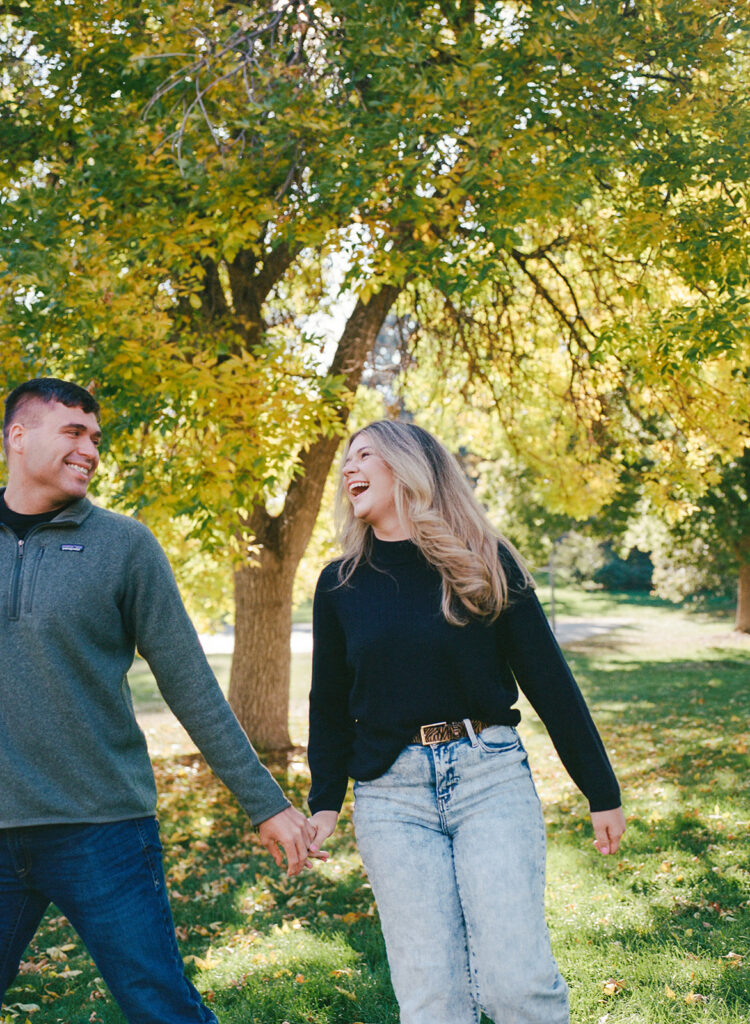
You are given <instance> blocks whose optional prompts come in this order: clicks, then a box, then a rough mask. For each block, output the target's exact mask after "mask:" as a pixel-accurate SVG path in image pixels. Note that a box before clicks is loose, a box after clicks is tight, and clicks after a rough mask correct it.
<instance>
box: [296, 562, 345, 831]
mask: <svg viewBox="0 0 750 1024" xmlns="http://www.w3.org/2000/svg"><path fill="white" fill-rule="evenodd" d="M332 585H335V569H334V568H333V566H327V567H326V569H324V570H323V572H322V573H321V576H320V579H319V580H318V585H317V587H316V589H315V599H314V601H313V669H312V689H311V690H310V739H309V745H308V752H307V753H308V760H309V764H310V774H311V776H312V786H311V789H310V796H309V797H308V801H307V802H308V804H309V805H310V810H311V811H312V812H313V814H314V813H315V812H316V811H339V810H341V805H342V804H343V802H344V797H345V796H346V787H347V784H348V781H349V772H348V767H347V766H348V762H349V757H350V754H351V748H352V741H353V736H354V727H353V723H352V721H351V716H350V714H349V691H350V687H351V682H352V678H351V672H350V669H349V667H348V666H347V663H346V639H345V636H344V631H343V629H342V626H341V623H340V621H339V618H338V616H337V614H336V610H335V607H334V602H333V599H332V597H331V594H330V589H331V586H332Z"/></svg>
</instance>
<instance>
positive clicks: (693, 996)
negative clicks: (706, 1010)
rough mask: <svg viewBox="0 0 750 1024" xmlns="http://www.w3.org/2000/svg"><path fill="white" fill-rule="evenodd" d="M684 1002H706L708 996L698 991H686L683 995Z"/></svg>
mask: <svg viewBox="0 0 750 1024" xmlns="http://www.w3.org/2000/svg"><path fill="white" fill-rule="evenodd" d="M685 1002H686V1003H688V1004H689V1003H707V1002H708V996H702V995H701V994H700V992H688V994H687V995H686V996H685Z"/></svg>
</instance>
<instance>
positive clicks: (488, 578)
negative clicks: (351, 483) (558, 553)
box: [336, 420, 534, 626]
mask: <svg viewBox="0 0 750 1024" xmlns="http://www.w3.org/2000/svg"><path fill="white" fill-rule="evenodd" d="M362 434H366V435H367V440H368V443H369V444H370V445H371V447H372V450H373V451H374V452H375V453H376V454H377V455H379V456H380V458H381V459H382V460H383V461H384V462H385V464H386V465H387V466H388V468H389V469H390V470H391V472H392V473H393V478H394V502H395V505H396V511H397V514H398V517H399V519H400V521H401V522H402V523H403V524H404V526H405V527H406V528H407V529H408V530H409V536H410V539H411V540H412V541H414V543H415V544H416V545H417V546H418V547H419V549H420V550H421V552H422V554H423V555H424V556H425V558H426V559H427V561H428V562H430V563H431V564H432V565H434V566H435V568H436V569H438V571H439V572H440V575H441V577H442V581H443V595H442V611H443V614H444V616H445V618H446V619H447V621H448V622H451V623H453V624H454V625H457V626H461V625H465V624H466V622H467V621H468V619H469V617H470V616H479V617H485V618H489V619H495V618H497V616H498V615H499V614H500V612H501V611H502V610H503V608H504V607H505V606H506V604H507V603H508V580H507V576H506V574H505V571H504V569H503V565H502V562H501V560H500V557H499V554H498V546H501V547H503V548H504V549H505V550H506V551H507V552H508V554H509V556H510V558H511V559H512V560H513V561H515V562H516V563H517V565H518V567H519V569H520V571H521V573H522V575H523V579H524V582H525V585H526V586H533V585H534V583H533V580H532V578H531V575H530V574H529V572H528V570H527V569H526V567H525V566H524V564H523V562H522V560H521V557H520V555H519V554H518V552H517V551H516V549H515V548H514V547H513V545H512V544H511V543H510V541H508V540H506V539H505V538H504V537H502V536H500V535H499V534H498V533H497V532H496V531H495V530H494V529H493V528H492V526H491V525H490V523H489V521H488V519H487V516H486V515H485V513H484V511H483V510H482V508H481V506H480V505H479V502H478V501H477V500H476V498H475V497H474V494H473V493H472V490H471V487H470V486H469V483H468V481H467V479H466V477H465V476H464V474H463V473H462V471H461V469H460V467H459V465H458V463H457V462H456V460H455V459H454V458H453V456H452V455H451V454H450V452H449V451H448V450H447V449H446V448H445V447H444V446H443V445H442V444H441V443H440V442H439V441H438V440H437V439H436V438H435V437H433V436H432V434H430V433H428V431H426V430H423V429H422V427H418V426H416V425H414V424H412V423H403V422H400V421H396V420H377V421H375V422H374V423H370V424H368V426H366V427H362V429H361V430H358V431H357V432H356V433H354V434H352V436H351V437H350V438H349V440H348V442H347V445H346V449H345V451H344V457H343V460H342V463H341V467H342V472H341V476H340V479H339V489H338V496H337V507H336V520H337V525H338V532H339V538H340V540H341V545H342V548H343V559H342V562H341V565H340V566H339V580H340V582H341V583H342V584H343V583H346V582H347V580H349V578H350V577H351V575H352V573H353V572H354V570H355V569H356V568H357V566H358V565H359V564H360V563H361V562H367V561H369V560H370V556H371V553H372V538H373V531H372V527H371V526H369V524H367V523H364V522H362V521H361V520H359V519H357V518H356V517H355V515H354V513H353V511H352V505H351V502H350V501H349V498H348V495H347V491H346V481H345V479H344V475H343V465H344V462H346V459H347V457H348V454H349V449H350V448H351V446H352V442H353V441H354V439H355V438H357V437H360V436H361V435H362Z"/></svg>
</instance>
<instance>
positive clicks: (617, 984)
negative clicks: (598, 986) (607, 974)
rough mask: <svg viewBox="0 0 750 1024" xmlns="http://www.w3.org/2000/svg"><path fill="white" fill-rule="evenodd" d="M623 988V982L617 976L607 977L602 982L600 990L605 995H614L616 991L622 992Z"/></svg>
mask: <svg viewBox="0 0 750 1024" xmlns="http://www.w3.org/2000/svg"><path fill="white" fill-rule="evenodd" d="M624 988H625V982H624V981H621V980H620V979H618V978H607V980H606V981H605V982H603V983H602V992H603V993H604V995H605V996H616V995H617V993H618V992H622V990H623V989H624Z"/></svg>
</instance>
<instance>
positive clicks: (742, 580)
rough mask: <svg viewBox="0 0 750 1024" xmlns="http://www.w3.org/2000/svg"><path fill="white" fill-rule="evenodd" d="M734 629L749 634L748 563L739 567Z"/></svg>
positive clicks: (749, 574) (749, 596)
mask: <svg viewBox="0 0 750 1024" xmlns="http://www.w3.org/2000/svg"><path fill="white" fill-rule="evenodd" d="M734 628H735V629H736V630H738V631H739V632H740V633H750V562H747V563H745V564H744V565H741V566H740V572H739V582H738V586H737V616H736V618H735V622H734Z"/></svg>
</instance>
